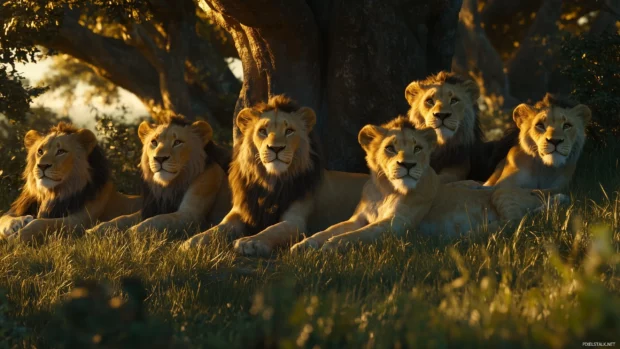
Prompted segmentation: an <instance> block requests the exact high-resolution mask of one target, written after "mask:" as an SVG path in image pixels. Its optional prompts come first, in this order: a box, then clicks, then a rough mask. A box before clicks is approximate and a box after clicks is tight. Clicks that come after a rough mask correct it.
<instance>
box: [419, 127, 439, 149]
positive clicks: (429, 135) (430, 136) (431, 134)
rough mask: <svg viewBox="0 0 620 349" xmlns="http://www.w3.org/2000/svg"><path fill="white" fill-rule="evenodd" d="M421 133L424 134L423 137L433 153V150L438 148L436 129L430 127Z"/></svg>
mask: <svg viewBox="0 0 620 349" xmlns="http://www.w3.org/2000/svg"><path fill="white" fill-rule="evenodd" d="M420 133H421V134H422V137H423V138H424V140H425V141H426V143H427V144H428V146H429V148H430V149H431V151H433V149H435V147H437V133H436V132H435V129H433V128H430V127H429V128H425V129H422V130H420Z"/></svg>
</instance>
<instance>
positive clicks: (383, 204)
mask: <svg viewBox="0 0 620 349" xmlns="http://www.w3.org/2000/svg"><path fill="white" fill-rule="evenodd" d="M399 204H400V198H399V197H398V196H396V195H389V196H387V197H385V198H384V199H383V200H379V201H373V202H370V203H368V204H367V208H366V220H367V221H368V223H369V224H372V223H375V222H377V221H380V220H384V219H389V218H392V217H394V215H395V214H396V209H397V208H398V206H399Z"/></svg>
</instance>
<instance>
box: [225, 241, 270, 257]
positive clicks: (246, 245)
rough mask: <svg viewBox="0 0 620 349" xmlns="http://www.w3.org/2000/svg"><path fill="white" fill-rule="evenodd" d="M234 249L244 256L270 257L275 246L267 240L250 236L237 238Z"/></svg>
mask: <svg viewBox="0 0 620 349" xmlns="http://www.w3.org/2000/svg"><path fill="white" fill-rule="evenodd" d="M233 250H234V251H235V252H236V253H238V254H241V255H244V256H258V257H269V256H270V255H271V252H272V250H273V248H272V247H271V244H269V243H268V242H267V241H265V240H261V239H258V238H256V237H254V236H250V237H245V238H241V239H238V240H235V242H234V243H233Z"/></svg>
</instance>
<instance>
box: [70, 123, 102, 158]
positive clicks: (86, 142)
mask: <svg viewBox="0 0 620 349" xmlns="http://www.w3.org/2000/svg"><path fill="white" fill-rule="evenodd" d="M75 135H76V136H77V139H78V142H80V144H81V145H82V146H83V147H84V149H86V152H87V153H88V154H90V152H91V151H93V149H95V147H96V146H97V137H95V134H94V133H93V132H92V131H91V130H88V129H85V128H81V129H79V130H78V131H77V132H76V133H75Z"/></svg>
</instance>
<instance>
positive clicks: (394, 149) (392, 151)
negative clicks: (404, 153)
mask: <svg viewBox="0 0 620 349" xmlns="http://www.w3.org/2000/svg"><path fill="white" fill-rule="evenodd" d="M385 150H386V151H387V152H388V153H394V154H396V148H394V146H393V145H388V146H387V147H385Z"/></svg>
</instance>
